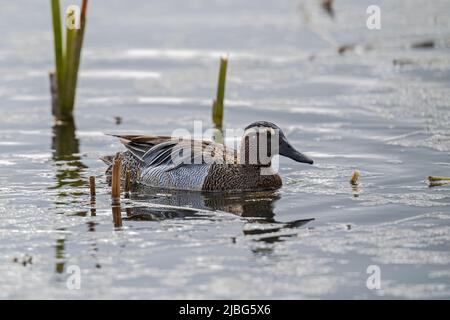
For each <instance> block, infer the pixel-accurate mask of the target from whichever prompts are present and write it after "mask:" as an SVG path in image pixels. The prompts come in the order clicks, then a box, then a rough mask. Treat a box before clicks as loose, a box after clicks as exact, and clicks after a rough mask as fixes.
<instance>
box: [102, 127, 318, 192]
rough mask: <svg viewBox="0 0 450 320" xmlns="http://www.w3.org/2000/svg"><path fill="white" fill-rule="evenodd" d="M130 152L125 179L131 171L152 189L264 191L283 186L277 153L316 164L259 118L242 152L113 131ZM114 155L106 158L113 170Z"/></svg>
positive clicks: (217, 145)
mask: <svg viewBox="0 0 450 320" xmlns="http://www.w3.org/2000/svg"><path fill="white" fill-rule="evenodd" d="M114 136H115V137H117V138H119V139H120V141H121V142H122V144H123V145H124V146H125V147H126V148H127V151H124V152H121V153H118V154H117V155H116V156H120V157H121V158H122V159H121V160H122V175H121V176H122V177H124V176H125V172H127V171H128V170H129V172H130V173H131V179H132V181H133V182H134V183H138V184H142V185H145V186H148V187H155V188H162V189H176V190H192V191H223V192H238V191H260V190H274V189H279V188H280V187H281V186H282V181H281V177H280V176H279V174H278V173H277V172H275V171H274V170H273V168H272V157H273V156H274V155H276V154H279V155H281V156H285V157H288V158H290V159H292V160H294V161H297V162H302V163H308V164H312V163H313V161H312V160H311V159H310V158H308V157H307V156H305V155H304V154H302V153H300V152H298V151H297V150H296V149H295V148H294V147H293V146H292V145H291V144H290V143H289V142H288V140H287V138H286V136H285V135H284V133H283V132H282V130H281V129H280V128H279V127H278V126H276V125H275V124H273V123H270V122H267V121H258V122H254V123H252V124H250V125H249V126H247V127H246V128H245V131H244V135H243V137H242V140H241V146H240V149H239V152H237V150H235V149H232V148H229V147H227V146H225V145H224V144H221V143H217V142H213V141H210V140H195V139H186V138H174V137H169V136H145V135H114ZM113 158H114V157H113V156H106V157H103V158H102V160H103V161H104V162H106V163H107V164H108V165H109V168H108V170H107V174H110V173H111V165H112V161H113Z"/></svg>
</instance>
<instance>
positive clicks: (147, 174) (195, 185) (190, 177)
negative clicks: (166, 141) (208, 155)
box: [141, 164, 210, 191]
mask: <svg viewBox="0 0 450 320" xmlns="http://www.w3.org/2000/svg"><path fill="white" fill-rule="evenodd" d="M167 169H168V167H167V166H165V165H161V166H155V167H150V168H146V169H144V170H143V172H142V175H141V183H142V184H144V185H146V186H149V187H159V188H167V189H178V190H197V191H200V190H202V186H203V183H204V181H205V179H206V176H207V175H208V172H209V169H210V165H208V164H189V165H183V166H181V167H179V168H177V169H173V170H167Z"/></svg>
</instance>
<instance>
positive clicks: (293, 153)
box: [280, 145, 314, 164]
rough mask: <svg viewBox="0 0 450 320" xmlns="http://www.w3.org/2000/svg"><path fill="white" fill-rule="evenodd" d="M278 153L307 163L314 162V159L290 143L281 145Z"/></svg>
mask: <svg viewBox="0 0 450 320" xmlns="http://www.w3.org/2000/svg"><path fill="white" fill-rule="evenodd" d="M280 155H282V156H285V157H288V158H290V159H292V160H294V161H297V162H301V163H308V164H313V163H314V161H313V160H312V159H311V158H308V157H307V156H305V155H304V154H303V153H300V152H298V151H297V150H295V149H294V147H292V146H291V145H287V146H286V147H284V148H283V147H282V148H281V149H280Z"/></svg>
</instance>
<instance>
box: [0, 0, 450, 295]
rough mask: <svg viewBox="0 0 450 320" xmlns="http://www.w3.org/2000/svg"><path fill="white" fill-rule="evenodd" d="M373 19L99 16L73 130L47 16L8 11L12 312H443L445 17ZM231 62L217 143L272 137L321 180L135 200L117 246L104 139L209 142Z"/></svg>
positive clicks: (101, 10)
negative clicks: (387, 305)
mask: <svg viewBox="0 0 450 320" xmlns="http://www.w3.org/2000/svg"><path fill="white" fill-rule="evenodd" d="M63 3H64V6H65V5H66V4H69V3H68V2H65V1H63ZM370 4H373V3H372V2H370V3H369V2H368V1H350V0H349V1H337V3H336V6H335V12H334V18H331V17H330V16H329V15H328V14H327V13H326V12H324V11H323V10H322V9H321V8H320V7H319V6H318V5H317V2H316V1H290V0H289V1H288V0H284V1H257V2H251V3H243V2H242V1H226V2H224V1H170V2H167V3H162V2H157V1H143V0H142V1H141V0H139V1H133V2H132V3H129V4H126V5H125V4H124V3H123V1H116V0H114V1H108V2H106V1H95V3H94V2H91V3H89V17H88V19H89V20H88V26H87V33H86V43H85V48H84V52H83V60H82V67H81V68H82V70H81V74H80V82H79V90H78V97H77V106H76V123H75V124H74V125H66V126H55V125H54V122H53V119H52V117H51V115H50V101H49V88H48V71H49V70H51V69H52V68H53V51H52V50H53V49H52V34H51V32H50V31H51V25H50V9H49V7H48V4H47V3H46V2H43V3H40V2H39V3H38V2H36V1H31V0H27V1H21V2H20V4H19V3H18V2H17V3H8V4H3V5H2V9H1V11H0V28H1V30H2V37H0V74H1V77H0V112H1V116H0V251H1V253H2V254H1V255H0V273H1V274H2V276H1V277H0V289H1V290H0V298H58V299H59V298H77V299H78V298H126V299H130V298H131V299H132V298H197V299H205V298H227V299H229V298H269V299H272V298H289V299H299V298H449V297H450V272H449V266H450V250H449V248H450V213H449V212H450V210H449V208H450V193H449V191H450V189H449V188H450V186H449V185H441V186H435V187H429V185H428V183H427V181H426V180H427V177H428V176H429V175H447V176H449V175H450V174H449V172H450V161H449V156H450V130H449V128H450V94H449V92H450V91H449V84H450V81H449V80H450V58H449V57H450V55H449V50H450V25H449V24H450V21H449V19H448V14H447V13H448V12H449V10H450V3H449V1H433V2H427V3H423V2H422V1H410V0H408V1H380V2H379V5H380V7H381V9H382V28H381V30H377V31H369V30H368V29H367V28H366V17H367V15H366V13H365V12H366V8H367V6H368V5H370ZM430 40H432V41H433V44H434V46H433V47H432V48H413V47H412V44H414V43H418V42H422V41H430ZM342 46H346V47H345V48H348V49H349V50H343V49H342V50H341V53H339V47H342ZM342 51H344V52H342ZM223 53H228V54H229V55H230V63H229V73H228V74H229V78H228V87H227V101H226V110H225V113H226V114H225V126H226V127H229V128H243V127H245V126H246V125H248V124H249V123H251V122H253V121H256V120H270V121H273V122H275V123H277V124H278V125H279V126H280V127H281V128H283V130H284V131H285V132H286V134H287V136H288V138H289V140H290V141H291V142H292V143H293V145H295V146H296V147H297V148H298V149H300V150H301V151H303V152H305V153H306V154H308V155H309V156H311V157H312V158H313V159H314V160H315V164H314V165H313V166H307V165H303V164H298V163H295V162H292V161H290V160H289V159H281V174H282V176H283V180H284V186H283V188H282V189H281V190H279V191H277V192H270V193H249V194H245V195H228V196H223V195H222V196H214V195H205V194H198V193H186V192H169V191H164V190H139V191H137V192H135V193H133V194H132V195H131V197H130V199H124V200H123V201H122V207H121V211H122V212H121V214H122V216H123V226H122V227H120V228H116V227H115V226H114V223H113V218H112V210H111V206H110V194H109V188H108V186H107V185H106V182H105V179H104V169H105V167H104V165H103V163H102V162H101V161H100V160H98V158H99V156H101V155H105V154H114V153H115V152H116V151H118V150H123V147H122V146H121V145H120V143H119V142H118V141H116V140H115V139H114V138H112V137H109V136H106V135H104V133H147V134H171V132H172V131H173V130H175V129H177V128H186V129H188V130H192V129H193V122H194V121H196V120H201V121H203V122H204V124H210V109H211V98H212V97H213V96H214V94H215V86H216V77H217V71H218V58H219V57H220V55H221V54H223ZM118 119H120V121H118ZM118 123H119V124H118ZM205 129H206V128H205ZM356 169H357V170H360V172H361V178H360V183H359V185H358V186H356V187H355V186H351V185H350V184H349V179H350V177H351V174H352V172H353V171H354V170H356ZM90 175H95V176H96V177H97V184H98V185H97V189H98V196H97V202H96V205H95V208H94V207H92V206H91V203H90V197H89V191H88V187H87V180H88V177H89V176H90ZM92 209H95V210H92ZM370 265H376V266H379V267H380V270H381V289H380V290H369V289H368V288H367V286H366V280H367V278H368V276H369V275H368V274H367V273H366V270H367V268H368V266H370ZM70 266H79V267H80V270H81V274H82V277H81V279H82V282H81V289H80V290H69V289H67V286H66V280H67V278H68V274H67V270H69V267H70Z"/></svg>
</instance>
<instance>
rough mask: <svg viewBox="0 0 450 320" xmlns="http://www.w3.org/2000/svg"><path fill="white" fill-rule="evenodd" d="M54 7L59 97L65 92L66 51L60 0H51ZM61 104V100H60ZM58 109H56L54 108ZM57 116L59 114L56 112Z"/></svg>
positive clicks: (53, 19) (53, 18) (54, 37)
mask: <svg viewBox="0 0 450 320" xmlns="http://www.w3.org/2000/svg"><path fill="white" fill-rule="evenodd" d="M51 7H52V8H51V9H52V21H53V39H54V50H55V68H56V72H55V73H56V79H57V82H56V83H57V88H56V89H57V92H58V96H59V97H63V92H64V84H63V83H64V52H63V40H62V30H61V13H60V5H59V0H51ZM58 102H59V103H58V104H60V103H61V100H59V101H58ZM54 111H56V110H54ZM54 115H55V116H56V115H57V114H55V113H54Z"/></svg>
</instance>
